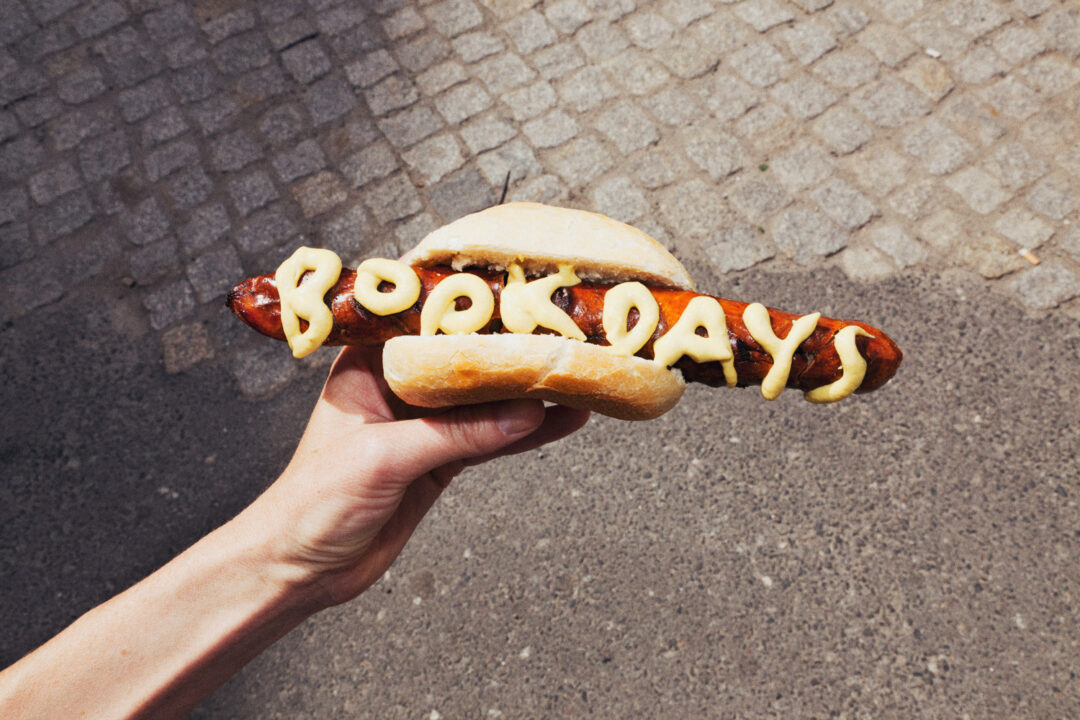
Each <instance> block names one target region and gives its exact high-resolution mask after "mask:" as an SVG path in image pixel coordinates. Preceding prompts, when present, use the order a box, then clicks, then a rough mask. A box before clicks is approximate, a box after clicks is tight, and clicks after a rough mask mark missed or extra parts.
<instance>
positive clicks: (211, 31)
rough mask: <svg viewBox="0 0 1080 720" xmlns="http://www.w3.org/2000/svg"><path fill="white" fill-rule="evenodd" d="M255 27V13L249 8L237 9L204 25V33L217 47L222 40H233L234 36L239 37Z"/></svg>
mask: <svg viewBox="0 0 1080 720" xmlns="http://www.w3.org/2000/svg"><path fill="white" fill-rule="evenodd" d="M254 27H255V13H253V12H251V10H249V9H247V8H237V9H235V10H233V11H231V12H226V13H224V14H222V15H218V16H217V17H215V18H214V19H213V20H210V21H209V22H206V23H203V25H202V31H203V34H204V35H206V39H207V40H209V41H210V43H211V44H213V45H217V44H218V43H219V42H221V41H222V40H226V39H228V38H231V37H232V36H233V35H239V34H240V33H242V32H246V31H247V30H251V29H252V28H254Z"/></svg>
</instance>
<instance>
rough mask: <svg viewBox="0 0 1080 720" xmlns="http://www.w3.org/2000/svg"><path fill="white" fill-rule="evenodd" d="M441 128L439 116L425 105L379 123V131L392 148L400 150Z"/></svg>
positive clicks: (441, 123)
mask: <svg viewBox="0 0 1080 720" xmlns="http://www.w3.org/2000/svg"><path fill="white" fill-rule="evenodd" d="M442 126H443V122H442V120H440V119H439V116H438V115H436V114H435V112H434V111H433V110H431V108H429V107H427V106H426V105H419V106H417V107H413V108H410V109H408V110H404V111H402V112H399V113H398V114H396V115H392V116H390V117H388V118H385V119H383V120H380V121H379V129H380V130H381V131H382V133H383V135H385V136H386V139H387V140H389V141H390V143H391V144H392V145H393V146H394V147H397V148H400V149H403V148H407V147H410V146H412V145H414V144H415V143H417V142H419V141H421V140H423V139H424V138H426V137H427V136H428V135H431V134H432V133H435V132H437V131H438V130H439V129H441V128H442Z"/></svg>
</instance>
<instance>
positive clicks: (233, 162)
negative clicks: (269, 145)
mask: <svg viewBox="0 0 1080 720" xmlns="http://www.w3.org/2000/svg"><path fill="white" fill-rule="evenodd" d="M261 156H262V151H261V150H260V148H259V146H258V145H257V144H256V143H255V141H254V140H253V139H252V137H251V135H250V134H248V132H247V131H245V130H236V131H234V132H231V133H226V134H224V135H220V136H218V137H217V138H215V139H214V140H213V142H211V143H210V165H211V167H213V168H214V169H215V170H221V171H224V172H235V171H236V170H242V169H243V168H245V167H247V166H248V165H250V164H251V163H253V162H255V161H256V160H258V159H259V158H260V157H261Z"/></svg>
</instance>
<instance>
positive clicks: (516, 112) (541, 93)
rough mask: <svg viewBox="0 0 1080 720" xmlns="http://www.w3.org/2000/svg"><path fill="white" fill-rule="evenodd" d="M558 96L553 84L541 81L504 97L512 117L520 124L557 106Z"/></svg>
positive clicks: (503, 99)
mask: <svg viewBox="0 0 1080 720" xmlns="http://www.w3.org/2000/svg"><path fill="white" fill-rule="evenodd" d="M557 99H558V96H557V95H556V94H555V88H553V87H552V86H551V83H548V82H546V81H543V80H542V81H540V82H536V83H533V84H532V85H528V86H526V87H523V88H519V89H517V90H513V91H511V92H508V93H506V94H505V95H503V96H502V101H503V103H504V104H505V105H506V106H507V107H508V108H509V109H510V114H511V116H512V117H513V118H514V119H515V120H517V121H518V122H523V121H525V120H530V119H532V118H534V117H536V116H537V115H539V114H540V113H542V112H544V111H546V110H550V109H551V108H552V107H554V106H555V102H556V101H557Z"/></svg>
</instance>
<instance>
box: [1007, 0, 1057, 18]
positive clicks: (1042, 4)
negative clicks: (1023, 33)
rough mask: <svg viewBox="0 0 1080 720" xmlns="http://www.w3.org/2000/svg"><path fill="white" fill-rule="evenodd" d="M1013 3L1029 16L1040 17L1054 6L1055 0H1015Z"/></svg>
mask: <svg viewBox="0 0 1080 720" xmlns="http://www.w3.org/2000/svg"><path fill="white" fill-rule="evenodd" d="M1013 4H1014V5H1016V7H1017V8H1019V10H1020V12H1022V13H1024V14H1025V15H1027V16H1028V17H1038V16H1039V15H1042V14H1043V13H1044V12H1046V11H1047V10H1049V9H1050V8H1052V7H1053V6H1054V0H1013Z"/></svg>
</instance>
